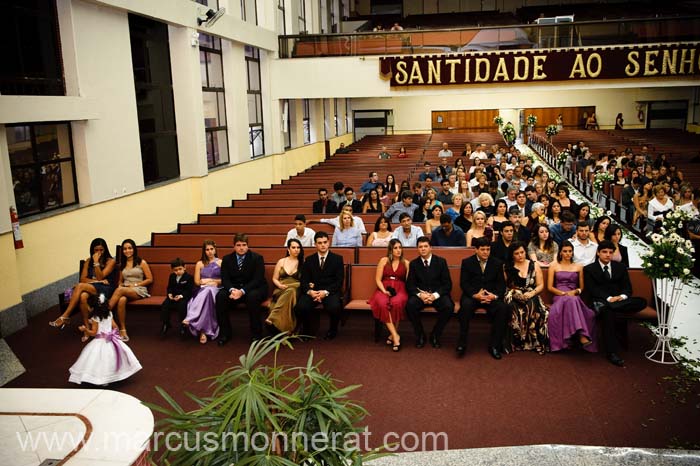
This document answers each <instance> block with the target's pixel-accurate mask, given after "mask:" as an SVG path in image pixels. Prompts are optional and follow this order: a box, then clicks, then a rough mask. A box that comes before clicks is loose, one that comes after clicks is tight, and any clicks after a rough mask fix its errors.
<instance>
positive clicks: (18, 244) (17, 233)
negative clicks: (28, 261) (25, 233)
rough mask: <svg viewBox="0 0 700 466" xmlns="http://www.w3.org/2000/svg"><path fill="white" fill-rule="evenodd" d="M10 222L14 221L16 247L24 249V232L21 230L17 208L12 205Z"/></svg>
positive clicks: (13, 232)
mask: <svg viewBox="0 0 700 466" xmlns="http://www.w3.org/2000/svg"><path fill="white" fill-rule="evenodd" d="M10 222H12V236H13V237H14V239H15V249H22V248H23V247H24V242H22V232H21V231H19V217H18V216H17V210H15V208H14V207H12V206H10Z"/></svg>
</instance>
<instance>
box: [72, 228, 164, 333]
mask: <svg viewBox="0 0 700 466" xmlns="http://www.w3.org/2000/svg"><path fill="white" fill-rule="evenodd" d="M121 249H122V253H121V262H120V264H119V267H120V271H121V277H120V280H119V283H120V285H119V287H118V288H117V289H116V290H114V294H113V295H112V298H111V299H110V300H109V308H110V309H114V308H115V307H116V308H117V316H118V318H119V335H120V336H121V338H122V340H123V341H129V335H128V334H127V333H126V303H127V301H133V300H135V299H141V298H148V297H149V296H150V294H148V288H147V287H148V285H150V284H151V283H153V274H152V273H151V268H150V267H149V266H148V264H147V263H146V261H145V260H144V259H141V258H140V257H139V255H138V248H137V247H136V243H135V242H134V240H133V239H125V240H124V241H122V248H121ZM83 338H84V337H83Z"/></svg>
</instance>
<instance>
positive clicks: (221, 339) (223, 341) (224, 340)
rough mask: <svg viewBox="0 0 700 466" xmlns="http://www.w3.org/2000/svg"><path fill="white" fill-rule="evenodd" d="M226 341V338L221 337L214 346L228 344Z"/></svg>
mask: <svg viewBox="0 0 700 466" xmlns="http://www.w3.org/2000/svg"><path fill="white" fill-rule="evenodd" d="M228 340H229V339H228V337H221V338H219V341H217V342H216V344H217V345H219V346H224V345H225V344H226V343H228Z"/></svg>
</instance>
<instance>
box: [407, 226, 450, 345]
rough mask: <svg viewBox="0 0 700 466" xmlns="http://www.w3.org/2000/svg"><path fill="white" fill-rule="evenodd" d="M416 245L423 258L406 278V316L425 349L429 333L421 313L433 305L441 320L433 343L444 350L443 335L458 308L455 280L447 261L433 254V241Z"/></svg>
mask: <svg viewBox="0 0 700 466" xmlns="http://www.w3.org/2000/svg"><path fill="white" fill-rule="evenodd" d="M416 243H417V245H418V254H419V256H418V257H417V258H415V259H413V260H412V261H411V264H410V267H409V272H408V278H407V279H406V291H407V292H408V302H407V303H406V314H407V315H408V318H409V320H410V321H411V324H412V325H413V331H414V332H415V334H416V348H422V347H423V346H425V332H424V331H423V324H422V322H421V318H420V311H421V310H422V309H423V308H424V307H426V306H433V307H434V308H435V310H436V311H437V313H438V320H437V322H436V323H435V327H433V331H432V332H431V333H430V344H431V345H432V347H433V348H440V346H441V345H440V336H441V335H442V331H443V330H444V329H445V326H446V325H447V322H449V320H450V317H451V316H452V313H453V312H454V307H455V305H454V303H453V302H452V298H451V297H450V292H451V291H452V279H451V278H450V271H449V269H448V268H447V261H446V260H445V259H443V258H442V257H439V256H436V255H434V254H433V252H432V247H431V246H430V239H429V238H428V237H427V236H421V237H420V238H418V241H417V242H416Z"/></svg>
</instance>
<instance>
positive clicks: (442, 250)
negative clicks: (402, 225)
mask: <svg viewBox="0 0 700 466" xmlns="http://www.w3.org/2000/svg"><path fill="white" fill-rule="evenodd" d="M475 251H476V250H475V249H474V248H463V247H434V248H433V253H434V254H435V255H437V256H440V257H443V258H444V259H445V260H446V261H447V264H448V265H451V266H461V265H462V259H466V258H467V257H470V256H472V255H473V254H474V252H475ZM404 255H405V257H406V259H408V260H409V261H410V260H413V259H415V258H416V257H418V248H404ZM385 256H386V248H372V247H362V248H357V264H373V265H376V264H378V263H379V259H381V258H382V257H385Z"/></svg>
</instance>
